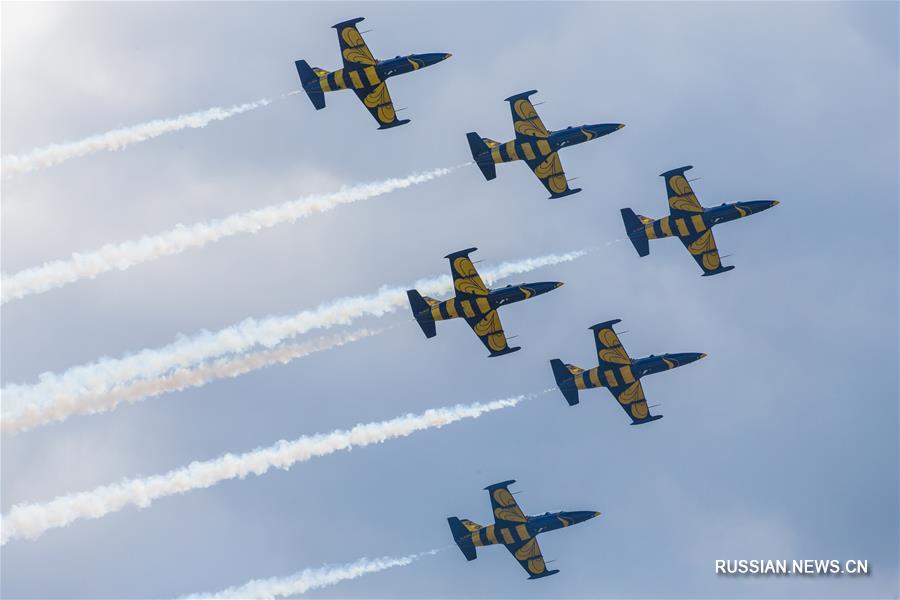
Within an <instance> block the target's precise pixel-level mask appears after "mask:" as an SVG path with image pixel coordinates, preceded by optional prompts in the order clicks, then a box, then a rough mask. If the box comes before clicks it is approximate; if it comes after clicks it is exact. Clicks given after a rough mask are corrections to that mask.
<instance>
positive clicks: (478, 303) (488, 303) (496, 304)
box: [416, 281, 562, 321]
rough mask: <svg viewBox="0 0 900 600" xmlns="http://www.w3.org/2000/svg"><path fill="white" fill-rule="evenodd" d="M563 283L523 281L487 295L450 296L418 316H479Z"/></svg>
mask: <svg viewBox="0 0 900 600" xmlns="http://www.w3.org/2000/svg"><path fill="white" fill-rule="evenodd" d="M561 285H562V282H560V281H541V282H538V283H523V284H521V285H508V286H506V287H502V288H497V289H495V290H491V291H490V292H489V293H488V295H487V296H477V297H474V298H472V299H471V300H460V299H459V298H450V299H449V300H444V301H443V302H438V303H437V304H433V305H431V306H430V307H429V308H428V310H427V311H423V312H422V313H420V314H418V315H416V317H417V318H418V317H419V316H420V315H421V316H422V317H425V318H427V317H430V318H432V319H434V320H435V321H445V320H447V319H455V318H457V317H464V318H465V317H468V318H472V317H478V316H481V315H486V314H487V313H489V312H490V311H492V310H496V309H498V308H500V307H501V306H505V305H507V304H513V303H514V302H521V301H522V300H527V299H529V298H533V297H534V296H540V295H541V294H546V293H547V292H549V291H551V290H555V289H556V288H558V287H559V286H561Z"/></svg>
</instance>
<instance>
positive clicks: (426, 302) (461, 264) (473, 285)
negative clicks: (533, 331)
mask: <svg viewBox="0 0 900 600" xmlns="http://www.w3.org/2000/svg"><path fill="white" fill-rule="evenodd" d="M476 250H478V248H469V249H467V250H460V251H459V252H454V253H453V254H448V255H447V256H445V257H444V258H448V259H450V273H451V275H452V276H453V288H454V290H456V297H455V298H450V299H449V300H444V301H443V302H441V301H439V300H435V299H434V298H429V297H427V296H424V297H423V296H422V295H421V294H419V292H417V291H416V290H409V291H407V292H406V295H407V296H408V297H409V305H410V307H411V308H412V312H413V316H415V318H416V321H417V322H418V323H419V327H421V328H422V332H423V333H425V337H427V338H433V337H434V336H436V335H437V329H436V328H435V324H434V323H435V321H444V320H446V319H455V318H457V317H461V318H463V319H465V320H466V323H468V324H469V327H471V328H472V331H474V332H475V335H477V336H478V337H479V339H481V342H482V343H483V344H484V345H485V347H486V348H487V349H488V350H489V351H490V353H491V356H502V355H504V354H509V353H510V352H515V351H516V350H521V348H519V347H518V346H516V347H514V348H510V347H509V346H508V345H507V341H506V336H505V335H504V333H503V325H502V324H501V323H500V315H498V314H497V309H498V308H500V307H501V306H504V305H506V304H512V303H513V302H519V301H520V300H528V299H529V298H532V297H534V296H540V295H541V294H545V293H547V292H549V291H550V290H555V289H556V288H558V287H559V286H561V285H562V283H561V282H559V281H542V282H540V283H523V284H521V285H508V286H506V287H503V288H499V289H496V290H491V289H488V287H487V286H486V285H484V282H483V281H482V280H481V276H480V275H478V271H476V270H475V265H474V264H472V260H471V259H470V258H469V253H470V252H474V251H476Z"/></svg>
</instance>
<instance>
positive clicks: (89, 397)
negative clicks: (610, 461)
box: [0, 329, 384, 433]
mask: <svg viewBox="0 0 900 600" xmlns="http://www.w3.org/2000/svg"><path fill="white" fill-rule="evenodd" d="M383 331H384V329H360V330H359V331H354V332H350V333H342V334H338V335H334V336H331V337H326V338H320V339H318V340H314V341H312V342H306V343H303V344H289V345H283V346H278V347H276V348H273V349H272V350H264V351H261V352H254V353H251V354H247V355H244V356H239V357H237V358H223V359H220V360H217V361H214V362H211V363H207V364H201V365H200V366H198V367H194V368H179V369H176V370H174V371H172V372H171V373H170V374H167V375H163V376H161V377H158V378H156V379H149V380H138V381H136V382H134V383H129V384H126V385H117V386H115V387H114V388H112V389H111V390H109V391H106V392H94V393H88V394H81V395H76V396H55V397H53V398H52V399H50V401H45V402H41V403H39V404H27V405H25V406H20V407H18V408H17V409H13V410H9V411H8V412H4V413H3V415H2V416H0V431H2V432H3V433H19V432H21V431H28V430H30V429H34V428H35V427H40V426H42V425H47V424H49V423H53V422H61V421H65V420H66V419H68V418H69V417H71V416H73V415H88V414H97V413H102V412H107V411H110V410H113V409H114V408H116V406H118V405H119V404H120V403H122V402H130V403H133V402H137V401H139V400H143V399H145V398H152V397H155V396H161V395H162V394H166V393H168V392H178V391H181V390H184V389H187V388H189V387H200V386H204V385H206V384H207V383H209V382H211V381H214V380H216V379H223V378H226V377H239V376H240V375H244V374H245V373H249V372H250V371H255V370H257V369H262V368H264V367H268V366H271V365H274V364H277V363H281V364H286V363H288V362H290V361H292V360H295V359H297V358H302V357H304V356H308V355H310V354H313V353H315V352H322V351H324V350H330V349H332V348H337V347H339V346H343V345H345V344H349V343H350V342H355V341H357V340H361V339H363V338H367V337H370V336H373V335H377V334H379V333H382V332H383ZM4 402H5V399H4ZM7 408H9V407H8V406H7V405H6V404H5V403H4V409H7Z"/></svg>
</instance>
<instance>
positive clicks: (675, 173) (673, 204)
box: [662, 166, 703, 218]
mask: <svg viewBox="0 0 900 600" xmlns="http://www.w3.org/2000/svg"><path fill="white" fill-rule="evenodd" d="M692 168H693V167H691V166H687V167H681V168H679V169H673V170H671V171H666V172H665V173H663V174H662V175H663V177H665V178H666V193H667V194H668V196H669V214H671V215H672V216H673V217H688V218H690V217H691V216H693V215H696V214H700V213H702V212H703V207H702V206H701V205H700V202H699V201H698V200H697V196H696V195H694V190H693V189H692V188H691V184H690V182H689V181H688V180H687V179H686V178H685V176H684V172H685V171H687V170H688V169H692Z"/></svg>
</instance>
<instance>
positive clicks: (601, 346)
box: [591, 319, 634, 385]
mask: <svg viewBox="0 0 900 600" xmlns="http://www.w3.org/2000/svg"><path fill="white" fill-rule="evenodd" d="M621 321H622V319H613V320H612V321H604V322H603V323H597V324H596V325H594V326H593V327H591V331H593V332H594V343H595V344H596V345H597V361H598V362H599V364H600V369H601V371H602V370H609V369H611V370H613V371H615V372H616V373H615V374H617V375H619V379H620V380H627V379H631V380H634V377H632V376H631V375H630V373H631V368H630V367H631V357H630V356H628V353H627V352H625V348H623V347H622V342H621V341H619V336H618V334H616V332H615V330H614V329H613V325H615V324H616V323H620V322H621ZM623 366H628V367H629V369H628V370H627V373H628V375H627V376H625V374H624V373H621V368H622V367H623ZM628 383H631V381H628ZM609 385H615V384H614V383H612V382H610V383H609Z"/></svg>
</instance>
